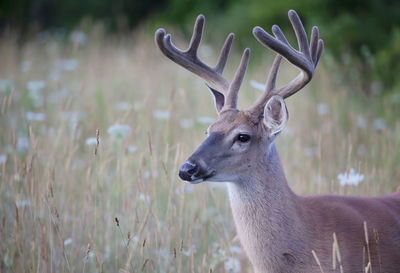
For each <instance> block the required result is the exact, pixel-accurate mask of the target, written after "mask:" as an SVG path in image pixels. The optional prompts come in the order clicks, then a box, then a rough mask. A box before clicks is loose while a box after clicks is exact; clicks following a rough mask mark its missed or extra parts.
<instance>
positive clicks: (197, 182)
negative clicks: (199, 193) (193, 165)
mask: <svg viewBox="0 0 400 273" xmlns="http://www.w3.org/2000/svg"><path fill="white" fill-rule="evenodd" d="M203 181H204V179H203V178H199V179H195V180H192V181H186V182H187V183H189V184H199V183H201V182H203Z"/></svg>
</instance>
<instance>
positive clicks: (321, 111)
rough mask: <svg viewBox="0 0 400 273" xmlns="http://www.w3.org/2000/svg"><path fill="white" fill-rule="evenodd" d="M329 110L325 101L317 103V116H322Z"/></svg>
mask: <svg viewBox="0 0 400 273" xmlns="http://www.w3.org/2000/svg"><path fill="white" fill-rule="evenodd" d="M328 112H329V107H328V105H327V104H326V103H323V102H321V103H318V104H317V113H318V115H319V116H324V115H326V114H328Z"/></svg>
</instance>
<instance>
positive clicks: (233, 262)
mask: <svg viewBox="0 0 400 273" xmlns="http://www.w3.org/2000/svg"><path fill="white" fill-rule="evenodd" d="M224 267H225V271H226V272H229V273H239V272H241V266H240V261H239V260H238V259H236V258H233V257H230V258H228V260H226V261H225V263H224Z"/></svg>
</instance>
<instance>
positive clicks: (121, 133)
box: [107, 124, 131, 139]
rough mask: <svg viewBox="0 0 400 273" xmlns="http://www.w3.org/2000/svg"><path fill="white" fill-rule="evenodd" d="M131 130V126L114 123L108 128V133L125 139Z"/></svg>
mask: <svg viewBox="0 0 400 273" xmlns="http://www.w3.org/2000/svg"><path fill="white" fill-rule="evenodd" d="M130 131H131V127H130V126H129V125H126V124H114V125H112V126H110V127H108V129H107V133H108V134H109V135H111V136H112V137H113V138H116V139H124V138H125V137H126V135H127V134H128V133H129V132H130Z"/></svg>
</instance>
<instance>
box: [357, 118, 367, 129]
mask: <svg viewBox="0 0 400 273" xmlns="http://www.w3.org/2000/svg"><path fill="white" fill-rule="evenodd" d="M357 127H358V128H365V127H367V122H366V121H365V118H363V117H362V116H358V117H357Z"/></svg>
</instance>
